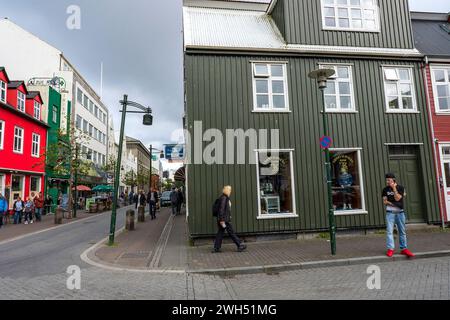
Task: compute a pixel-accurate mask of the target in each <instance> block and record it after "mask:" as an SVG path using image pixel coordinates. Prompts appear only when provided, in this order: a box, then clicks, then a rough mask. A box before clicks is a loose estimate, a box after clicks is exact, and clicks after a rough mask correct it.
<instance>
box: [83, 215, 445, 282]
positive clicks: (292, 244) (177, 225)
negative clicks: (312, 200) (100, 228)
mask: <svg viewBox="0 0 450 320" xmlns="http://www.w3.org/2000/svg"><path fill="white" fill-rule="evenodd" d="M410 229H411V230H410V231H409V235H408V240H409V247H410V249H411V250H413V251H414V252H415V253H416V255H417V258H427V257H436V256H450V232H449V231H446V232H443V231H441V230H440V229H439V228H425V229H424V230H420V229H419V230H415V229H414V230H413V229H412V227H411V228H410ZM396 238H397V237H396ZM396 241H397V242H398V240H397V239H396ZM247 245H248V249H247V251H245V252H241V253H238V252H236V248H235V246H234V245H232V244H225V245H224V246H223V248H222V251H223V252H222V253H219V254H212V253H211V249H212V241H211V245H203V246H195V247H191V246H189V241H188V236H187V229H186V217H185V216H184V215H181V216H175V217H173V216H172V215H171V213H170V209H167V208H163V209H162V210H161V212H158V213H157V219H156V220H153V221H152V220H150V219H149V217H148V216H147V217H146V222H144V223H137V224H136V230H135V231H130V232H128V231H124V232H121V233H119V234H118V235H117V236H116V245H115V246H113V247H109V246H107V245H106V242H105V243H101V244H99V245H97V246H95V247H93V248H91V249H90V250H89V251H88V252H87V254H86V256H87V258H88V259H89V260H90V261H92V262H93V263H95V264H96V265H101V266H104V267H112V268H120V269H127V270H139V271H152V272H157V271H161V272H168V271H169V272H170V271H177V272H190V273H210V274H220V275H224V274H234V273H255V272H269V273H270V272H279V271H286V270H293V269H302V268H314V267H328V266H338V265H350V264H364V263H376V262H389V261H396V260H403V259H406V257H403V256H401V255H399V250H397V251H396V255H395V256H394V258H392V259H389V258H387V257H386V256H384V254H385V235H384V234H383V233H380V234H376V233H373V234H369V235H365V236H362V235H351V236H339V237H338V239H337V255H336V256H331V254H330V242H329V241H328V240H326V239H319V238H315V239H310V240H280V241H261V242H248V243H247Z"/></svg>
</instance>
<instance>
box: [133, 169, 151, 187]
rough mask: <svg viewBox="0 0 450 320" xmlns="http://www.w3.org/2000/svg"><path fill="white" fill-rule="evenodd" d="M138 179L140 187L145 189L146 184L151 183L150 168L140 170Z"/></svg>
mask: <svg viewBox="0 0 450 320" xmlns="http://www.w3.org/2000/svg"><path fill="white" fill-rule="evenodd" d="M136 181H137V185H138V186H139V189H141V190H143V189H144V186H145V185H148V184H149V183H150V171H149V170H140V171H138V173H137V177H136Z"/></svg>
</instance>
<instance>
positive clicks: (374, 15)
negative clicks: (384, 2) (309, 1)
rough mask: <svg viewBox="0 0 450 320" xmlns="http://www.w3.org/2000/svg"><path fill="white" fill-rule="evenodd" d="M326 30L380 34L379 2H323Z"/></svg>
mask: <svg viewBox="0 0 450 320" xmlns="http://www.w3.org/2000/svg"><path fill="white" fill-rule="evenodd" d="M321 1H322V23H323V28H324V29H325V30H338V31H362V32H378V31H380V30H379V29H380V26H379V10H378V5H377V0H321Z"/></svg>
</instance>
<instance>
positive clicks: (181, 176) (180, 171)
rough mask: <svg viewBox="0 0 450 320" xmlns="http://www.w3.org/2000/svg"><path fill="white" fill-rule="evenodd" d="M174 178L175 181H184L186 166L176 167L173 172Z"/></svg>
mask: <svg viewBox="0 0 450 320" xmlns="http://www.w3.org/2000/svg"><path fill="white" fill-rule="evenodd" d="M174 179H175V181H181V182H185V181H186V167H181V168H180V169H178V170H177V172H175V175H174Z"/></svg>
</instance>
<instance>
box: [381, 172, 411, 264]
mask: <svg viewBox="0 0 450 320" xmlns="http://www.w3.org/2000/svg"><path fill="white" fill-rule="evenodd" d="M386 185H387V186H386V188H384V189H383V203H384V205H385V206H386V226H387V227H386V229H387V230H386V246H387V252H386V255H387V256H388V257H389V258H391V257H392V256H393V255H394V249H395V242H394V226H395V225H397V231H398V234H399V238H400V239H399V242H400V250H401V254H403V255H405V256H407V257H408V258H412V257H414V254H412V252H411V251H409V250H408V240H407V238H406V214H405V211H404V207H405V206H404V197H405V196H406V192H405V188H404V187H403V186H401V185H398V184H397V181H396V178H395V175H394V174H392V173H388V174H386Z"/></svg>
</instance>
